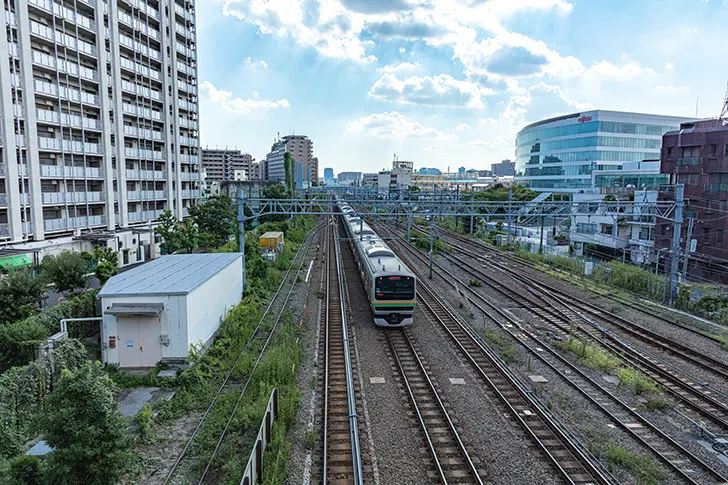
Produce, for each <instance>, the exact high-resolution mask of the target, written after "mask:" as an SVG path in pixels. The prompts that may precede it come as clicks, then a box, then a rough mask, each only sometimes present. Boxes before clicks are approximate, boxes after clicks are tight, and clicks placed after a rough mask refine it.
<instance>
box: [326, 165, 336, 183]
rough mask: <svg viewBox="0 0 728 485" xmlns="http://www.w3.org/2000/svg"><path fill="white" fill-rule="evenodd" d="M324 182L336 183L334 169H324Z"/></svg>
mask: <svg viewBox="0 0 728 485" xmlns="http://www.w3.org/2000/svg"><path fill="white" fill-rule="evenodd" d="M324 183H325V184H332V183H334V169H333V168H330V167H327V168H325V169H324Z"/></svg>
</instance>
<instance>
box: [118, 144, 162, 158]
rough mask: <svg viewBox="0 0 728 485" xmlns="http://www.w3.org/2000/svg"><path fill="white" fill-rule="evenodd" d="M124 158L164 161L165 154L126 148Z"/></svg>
mask: <svg viewBox="0 0 728 485" xmlns="http://www.w3.org/2000/svg"><path fill="white" fill-rule="evenodd" d="M124 156H125V157H126V158H136V159H139V160H164V152H157V151H154V150H144V149H139V148H129V147H124Z"/></svg>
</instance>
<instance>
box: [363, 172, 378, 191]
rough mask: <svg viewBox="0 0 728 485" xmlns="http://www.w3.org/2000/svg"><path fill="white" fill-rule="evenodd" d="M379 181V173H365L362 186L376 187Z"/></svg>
mask: <svg viewBox="0 0 728 485" xmlns="http://www.w3.org/2000/svg"><path fill="white" fill-rule="evenodd" d="M378 183H379V174H378V173H363V174H362V176H361V186H362V187H368V188H376V187H377V184H378Z"/></svg>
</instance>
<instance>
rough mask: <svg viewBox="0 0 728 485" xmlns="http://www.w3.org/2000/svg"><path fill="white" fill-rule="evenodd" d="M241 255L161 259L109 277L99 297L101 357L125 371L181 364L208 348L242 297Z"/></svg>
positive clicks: (184, 256)
mask: <svg viewBox="0 0 728 485" xmlns="http://www.w3.org/2000/svg"><path fill="white" fill-rule="evenodd" d="M243 286H244V282H243V256H242V254H241V253H218V254H183V255H170V256H164V257H162V258H159V259H157V260H156V261H153V262H151V263H147V264H145V265H142V266H138V267H136V268H134V269H132V270H130V271H127V272H125V273H121V274H118V275H116V276H113V277H112V278H111V279H109V281H107V282H106V284H105V285H104V287H103V288H101V290H100V291H99V294H98V298H99V299H100V300H101V310H102V314H103V323H102V331H101V339H102V342H103V344H104V345H103V346H102V350H101V356H102V361H103V362H104V363H105V364H114V365H118V366H119V367H125V368H148V367H154V366H155V365H157V363H158V362H183V361H184V360H185V359H187V357H188V356H189V353H190V350H191V349H192V348H193V346H197V347H198V348H205V347H207V346H208V345H209V344H210V343H211V342H212V340H213V338H214V336H215V334H216V333H217V330H218V328H219V327H220V322H222V320H223V319H224V318H225V317H226V316H227V315H228V313H229V312H230V310H231V309H232V308H233V306H234V305H236V304H237V303H239V302H240V299H241V297H242V294H243Z"/></svg>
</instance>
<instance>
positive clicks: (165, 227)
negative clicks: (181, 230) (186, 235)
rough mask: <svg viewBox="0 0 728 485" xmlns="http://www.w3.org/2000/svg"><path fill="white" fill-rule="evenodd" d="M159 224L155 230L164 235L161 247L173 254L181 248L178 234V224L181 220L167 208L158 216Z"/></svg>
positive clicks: (165, 251) (167, 252)
mask: <svg viewBox="0 0 728 485" xmlns="http://www.w3.org/2000/svg"><path fill="white" fill-rule="evenodd" d="M157 223H158V224H159V225H158V226H157V227H156V228H154V232H155V233H157V234H159V235H160V236H162V243H161V244H160V247H161V249H162V251H164V253H166V254H171V253H173V252H175V251H177V249H179V242H180V241H179V237H178V234H177V224H178V223H179V221H178V220H177V218H176V217H174V215H172V211H170V210H166V211H164V212H162V214H161V215H160V216H159V217H158V218H157Z"/></svg>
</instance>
